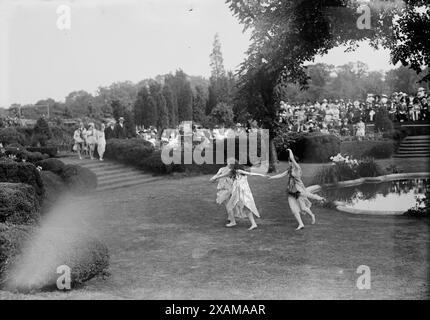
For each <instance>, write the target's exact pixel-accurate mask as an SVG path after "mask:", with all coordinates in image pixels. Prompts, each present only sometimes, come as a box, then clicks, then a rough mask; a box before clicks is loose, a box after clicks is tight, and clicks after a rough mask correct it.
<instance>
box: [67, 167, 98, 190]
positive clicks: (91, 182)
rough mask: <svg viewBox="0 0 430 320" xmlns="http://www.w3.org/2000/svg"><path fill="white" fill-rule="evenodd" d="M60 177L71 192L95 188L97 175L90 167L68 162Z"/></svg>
mask: <svg viewBox="0 0 430 320" xmlns="http://www.w3.org/2000/svg"><path fill="white" fill-rule="evenodd" d="M61 177H62V178H63V180H64V182H65V183H66V185H67V186H68V188H69V189H70V191H72V192H77V193H87V192H89V191H92V190H95V189H96V188H97V176H96V175H95V173H94V172H92V171H91V170H90V169H87V168H83V167H81V166H77V165H72V164H68V165H65V166H64V169H63V172H62V173H61Z"/></svg>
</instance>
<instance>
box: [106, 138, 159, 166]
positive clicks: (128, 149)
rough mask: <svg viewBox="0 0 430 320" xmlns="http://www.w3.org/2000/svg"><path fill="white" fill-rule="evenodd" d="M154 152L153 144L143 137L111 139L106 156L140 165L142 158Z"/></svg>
mask: <svg viewBox="0 0 430 320" xmlns="http://www.w3.org/2000/svg"><path fill="white" fill-rule="evenodd" d="M152 152H154V147H153V145H152V144H151V143H150V142H148V141H146V140H143V139H109V140H108V141H107V144H106V152H105V158H106V159H111V160H116V161H119V162H123V163H127V164H130V165H139V164H140V163H141V161H142V159H144V158H146V157H148V156H149V155H150V154H151V153H152Z"/></svg>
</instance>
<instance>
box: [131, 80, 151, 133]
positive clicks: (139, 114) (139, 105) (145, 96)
mask: <svg viewBox="0 0 430 320" xmlns="http://www.w3.org/2000/svg"><path fill="white" fill-rule="evenodd" d="M148 107H149V91H148V88H147V87H146V86H143V87H142V88H141V89H140V90H139V92H138V93H137V98H136V101H135V102H134V108H133V112H134V119H135V122H136V124H137V125H138V126H141V125H144V122H145V120H144V119H145V117H146V115H147V109H148Z"/></svg>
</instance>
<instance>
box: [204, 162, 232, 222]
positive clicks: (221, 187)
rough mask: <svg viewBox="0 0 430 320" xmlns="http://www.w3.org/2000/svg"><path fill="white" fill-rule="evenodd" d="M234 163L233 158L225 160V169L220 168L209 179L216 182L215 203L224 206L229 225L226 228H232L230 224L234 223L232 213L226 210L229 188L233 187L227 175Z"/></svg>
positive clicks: (229, 193) (229, 194)
mask: <svg viewBox="0 0 430 320" xmlns="http://www.w3.org/2000/svg"><path fill="white" fill-rule="evenodd" d="M234 163H235V159H234V158H230V159H227V165H226V166H225V167H222V168H220V169H219V170H218V172H217V174H216V175H214V176H213V177H212V178H211V179H210V181H216V180H218V186H217V195H216V203H217V204H219V205H221V204H224V205H225V208H226V210H227V219H228V221H229V223H228V224H227V225H226V226H227V227H232V226H233V225H232V222H233V221H234V214H233V211H231V210H230V211H229V209H228V208H227V203H228V200H229V199H230V196H231V188H232V186H233V179H232V178H231V176H230V175H229V174H228V173H229V172H230V170H231V168H232V167H233V165H234ZM226 174H227V175H226Z"/></svg>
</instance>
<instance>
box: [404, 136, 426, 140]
mask: <svg viewBox="0 0 430 320" xmlns="http://www.w3.org/2000/svg"><path fill="white" fill-rule="evenodd" d="M405 140H430V136H407V137H406V138H405Z"/></svg>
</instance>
